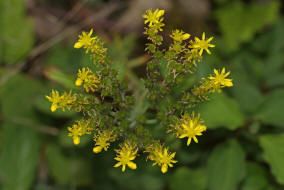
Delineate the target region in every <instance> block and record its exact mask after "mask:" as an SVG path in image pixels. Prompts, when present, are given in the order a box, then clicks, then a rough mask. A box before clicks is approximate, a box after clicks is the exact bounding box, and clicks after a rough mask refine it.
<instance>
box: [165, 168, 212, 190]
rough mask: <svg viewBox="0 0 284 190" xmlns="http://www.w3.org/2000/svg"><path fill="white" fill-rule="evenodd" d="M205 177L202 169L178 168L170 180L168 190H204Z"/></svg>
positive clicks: (205, 184)
mask: <svg viewBox="0 0 284 190" xmlns="http://www.w3.org/2000/svg"><path fill="white" fill-rule="evenodd" d="M206 186H207V175H206V171H205V170H204V169H195V170H192V169H189V168H186V167H180V168H178V169H177V170H176V171H175V173H174V174H173V176H172V177H171V180H170V190H176V189H178V190H187V189H194V190H205V189H206Z"/></svg>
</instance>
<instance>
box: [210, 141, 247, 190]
mask: <svg viewBox="0 0 284 190" xmlns="http://www.w3.org/2000/svg"><path fill="white" fill-rule="evenodd" d="M245 173H246V168H245V153H244V151H243V149H242V147H241V146H240V144H239V143H238V142H237V141H236V140H230V141H227V142H225V143H223V144H220V145H218V146H217V147H215V148H214V150H213V152H212V153H211V155H210V156H209V160H208V182H209V183H208V184H209V190H229V189H230V190H236V189H238V184H239V183H240V181H241V180H242V179H243V178H244V177H245Z"/></svg>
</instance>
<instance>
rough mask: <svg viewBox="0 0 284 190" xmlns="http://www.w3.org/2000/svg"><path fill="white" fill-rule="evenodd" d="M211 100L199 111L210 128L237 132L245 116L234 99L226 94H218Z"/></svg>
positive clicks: (201, 106) (202, 105)
mask: <svg viewBox="0 0 284 190" xmlns="http://www.w3.org/2000/svg"><path fill="white" fill-rule="evenodd" d="M211 99H212V100H211V101H209V102H205V103H203V104H201V105H200V107H199V109H198V111H199V112H200V114H201V115H202V119H204V121H206V125H207V126H208V128H210V129H216V128H219V127H225V128H227V129H229V130H235V129H236V128H238V127H240V126H241V125H242V124H243V122H244V116H243V114H242V112H241V111H240V108H239V105H238V104H237V103H236V101H235V100H234V99H232V98H230V97H228V96H226V95H225V94H216V95H215V96H214V97H212V98H211ZM220 116H222V117H220Z"/></svg>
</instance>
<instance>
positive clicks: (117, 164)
mask: <svg viewBox="0 0 284 190" xmlns="http://www.w3.org/2000/svg"><path fill="white" fill-rule="evenodd" d="M119 166H121V163H120V162H118V163H116V164H115V165H114V166H113V167H115V168H117V167H119Z"/></svg>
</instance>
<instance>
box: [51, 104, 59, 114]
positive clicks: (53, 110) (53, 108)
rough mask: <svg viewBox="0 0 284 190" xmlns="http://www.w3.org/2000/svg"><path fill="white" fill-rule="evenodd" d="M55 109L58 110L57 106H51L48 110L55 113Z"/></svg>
mask: <svg viewBox="0 0 284 190" xmlns="http://www.w3.org/2000/svg"><path fill="white" fill-rule="evenodd" d="M57 108H58V105H57V104H52V105H51V107H50V110H51V111H52V112H55V111H56V109H57Z"/></svg>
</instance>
